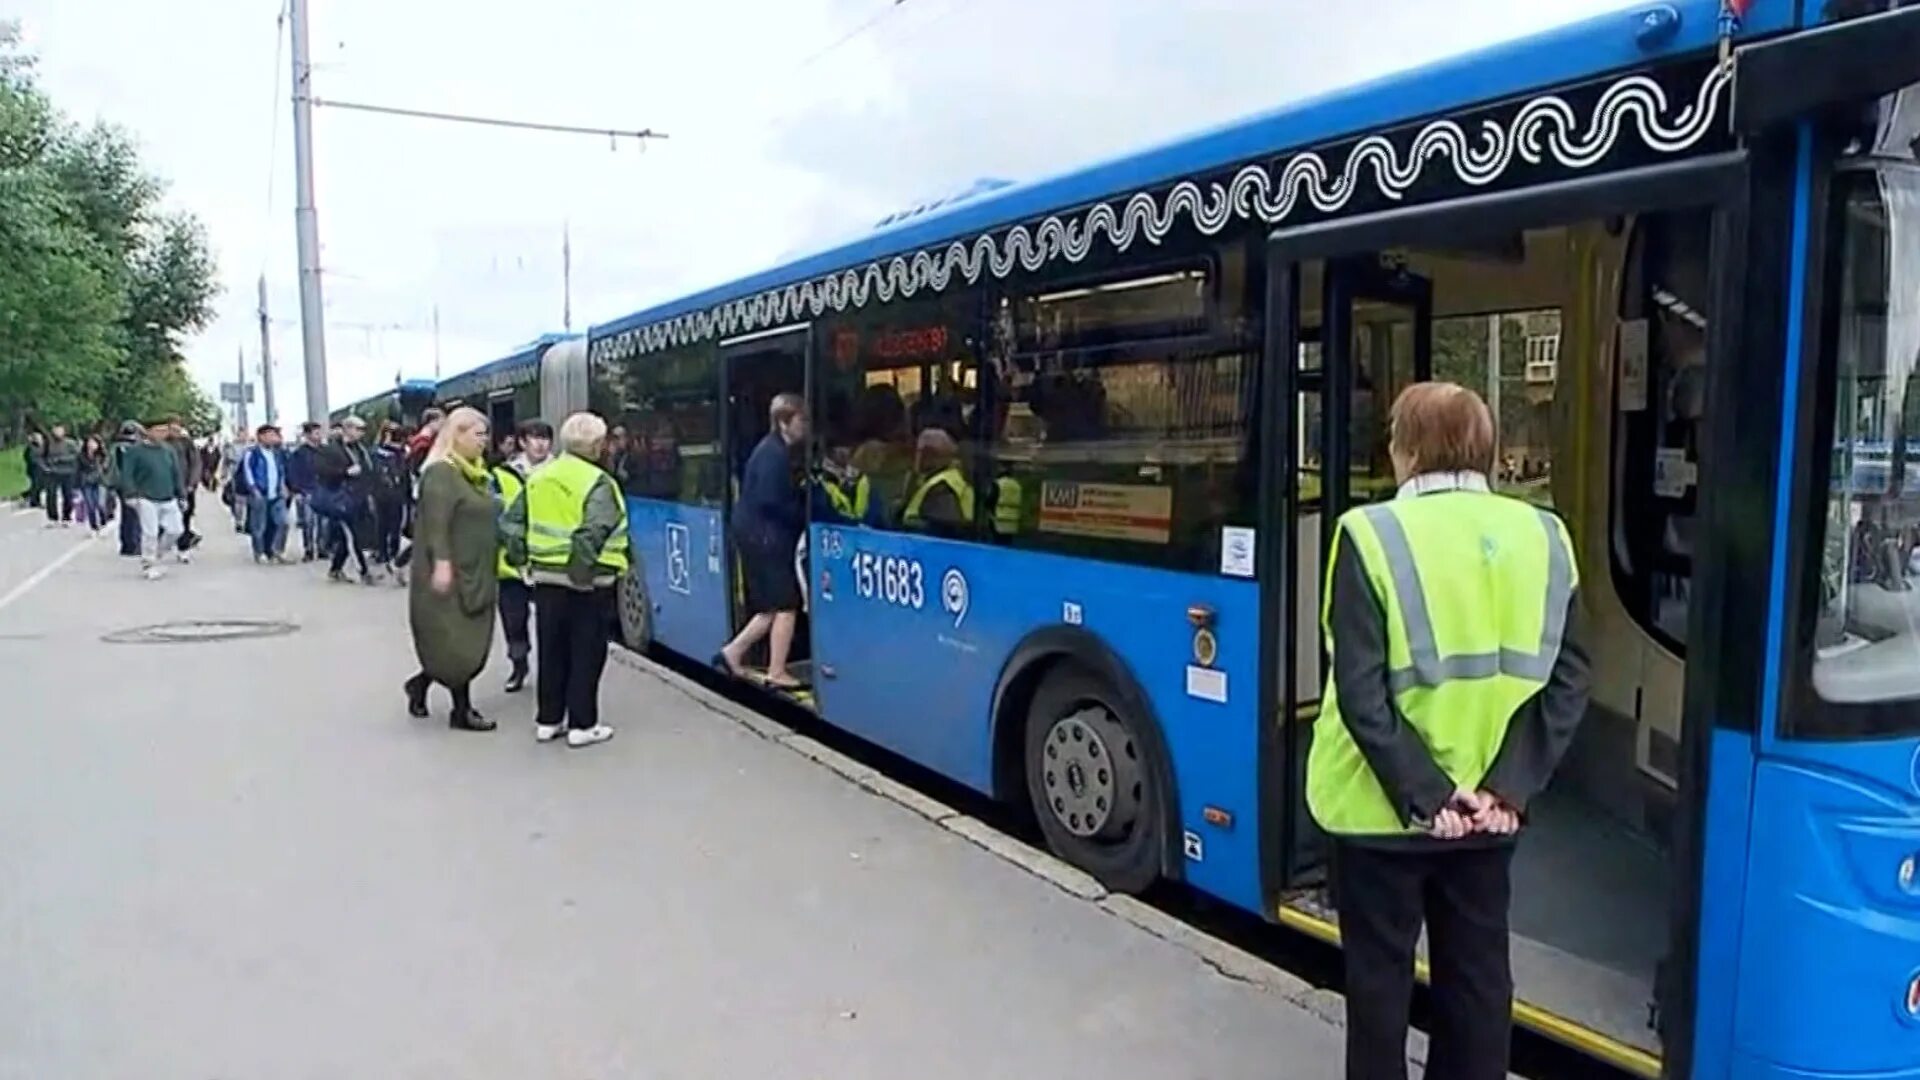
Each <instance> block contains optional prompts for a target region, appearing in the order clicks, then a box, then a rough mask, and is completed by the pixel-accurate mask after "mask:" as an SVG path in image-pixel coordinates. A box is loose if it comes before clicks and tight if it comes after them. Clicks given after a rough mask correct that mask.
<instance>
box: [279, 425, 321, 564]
mask: <svg viewBox="0 0 1920 1080" xmlns="http://www.w3.org/2000/svg"><path fill="white" fill-rule="evenodd" d="M324 449H326V444H325V442H324V441H322V439H321V437H320V425H319V424H316V423H314V422H313V421H311V420H309V421H307V422H306V423H304V424H301V425H300V445H298V446H296V447H294V448H293V453H291V454H288V455H287V490H288V491H290V492H292V493H293V517H294V521H296V522H297V523H298V524H299V526H300V561H301V562H312V561H313V559H314V556H315V555H316V554H317V553H318V552H319V538H320V515H319V514H317V513H315V512H314V509H313V497H314V495H315V494H316V493H318V492H319V490H320V474H319V473H318V472H317V471H315V463H316V462H317V461H318V460H319V457H320V452H321V451H322V450H324Z"/></svg>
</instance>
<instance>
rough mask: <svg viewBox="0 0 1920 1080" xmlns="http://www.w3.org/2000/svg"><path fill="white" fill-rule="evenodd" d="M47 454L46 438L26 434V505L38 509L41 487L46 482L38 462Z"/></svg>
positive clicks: (37, 434)
mask: <svg viewBox="0 0 1920 1080" xmlns="http://www.w3.org/2000/svg"><path fill="white" fill-rule="evenodd" d="M46 453H47V437H46V436H45V435H42V434H40V433H39V432H37V431H30V432H28V433H27V450H26V458H27V505H28V506H31V507H38V506H39V505H40V498H41V494H42V487H43V485H44V484H45V482H46V476H47V474H46V470H44V469H42V468H41V467H40V461H41V459H42V458H44V457H45V456H46Z"/></svg>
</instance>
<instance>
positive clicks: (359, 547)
mask: <svg viewBox="0 0 1920 1080" xmlns="http://www.w3.org/2000/svg"><path fill="white" fill-rule="evenodd" d="M366 433H367V422H366V421H365V420H362V419H360V418H359V417H357V416H349V417H347V418H346V420H345V421H343V422H342V423H341V425H340V438H339V440H338V441H336V442H332V443H329V444H327V446H326V448H325V449H323V450H322V451H321V452H320V455H319V457H318V458H316V459H315V461H314V472H315V474H316V476H317V477H318V478H319V485H320V500H319V501H320V503H321V510H322V511H323V512H324V513H325V514H326V516H327V517H328V518H329V519H330V524H329V526H328V527H329V528H330V530H331V531H332V532H333V534H334V543H335V546H334V549H333V563H332V565H331V566H329V567H328V568H327V576H328V577H329V578H332V579H333V580H334V581H345V580H347V574H346V565H347V553H348V552H352V553H353V556H354V559H355V560H356V561H357V562H358V563H359V566H360V581H361V582H362V583H363V584H367V585H372V584H373V583H374V578H373V571H372V570H371V569H370V568H369V567H368V565H367V553H368V552H370V551H372V550H373V480H374V475H373V455H372V454H371V453H370V452H369V451H368V450H367V444H366V441H365V435H366Z"/></svg>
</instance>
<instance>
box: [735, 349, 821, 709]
mask: <svg viewBox="0 0 1920 1080" xmlns="http://www.w3.org/2000/svg"><path fill="white" fill-rule="evenodd" d="M811 340H812V333H811V328H810V327H806V326H802V327H795V328H793V329H791V330H787V331H783V332H781V333H778V334H773V335H769V336H760V337H754V338H750V339H748V340H745V341H737V342H730V343H728V342H723V343H722V348H721V365H722V376H721V377H722V378H723V379H724V380H725V387H726V407H725V413H724V416H723V419H722V423H723V439H724V443H725V453H726V455H727V456H726V460H727V477H728V484H727V505H726V510H727V513H726V520H727V523H728V537H727V543H728V547H727V550H728V552H729V554H728V558H727V569H728V582H729V588H728V601H727V602H728V611H729V612H730V621H729V627H730V630H731V632H732V633H738V632H739V631H740V629H741V627H743V626H745V625H746V624H747V621H748V620H749V619H750V618H752V616H753V614H754V612H753V611H752V610H751V608H750V605H749V592H750V590H749V589H748V587H747V582H748V579H749V576H750V575H753V574H761V575H765V576H767V577H769V578H770V577H773V576H775V575H777V574H780V573H784V574H785V575H787V576H788V577H791V578H792V579H793V580H794V582H795V585H796V588H797V589H798V592H799V595H800V600H801V610H800V611H799V614H798V621H797V624H796V626H795V628H794V634H793V643H792V647H791V649H790V651H789V653H788V658H787V665H786V667H787V671H788V673H789V674H790V675H792V676H793V677H794V678H796V679H797V680H799V682H800V683H801V686H800V688H798V689H788V688H782V687H778V686H775V685H774V684H772V683H770V682H768V681H767V678H766V674H767V664H768V659H769V656H768V648H769V642H768V639H766V638H762V639H761V640H760V641H759V642H758V643H756V644H755V645H754V646H753V647H752V648H751V649H750V650H749V651H748V653H747V655H746V657H745V658H744V659H745V671H744V672H743V674H744V675H745V676H746V677H747V678H749V679H750V680H751V681H754V682H757V683H758V684H759V685H761V686H762V687H764V688H766V689H768V690H770V691H774V692H777V693H780V694H781V695H782V696H785V697H788V698H791V699H793V700H795V701H797V702H800V703H801V704H804V705H806V706H808V707H809V708H812V707H813V701H814V697H813V691H812V689H811V686H812V678H811V674H812V672H811V668H812V663H811V655H812V649H811V640H810V635H809V632H808V620H807V613H806V610H805V608H806V592H805V589H806V575H805V569H804V561H803V560H804V546H796V548H795V549H794V550H793V551H791V552H786V553H785V554H784V557H783V559H782V560H781V565H780V566H759V565H749V563H748V561H747V560H748V559H756V560H757V559H771V558H772V556H771V555H770V554H766V553H754V552H749V551H745V550H743V549H742V546H741V544H740V543H739V541H738V538H737V534H736V532H735V529H734V521H735V517H736V513H737V508H738V504H739V501H740V496H741V482H742V474H743V470H744V469H745V468H746V464H747V459H748V458H749V457H750V456H751V455H752V454H753V451H754V448H755V447H756V446H758V445H759V444H760V442H761V440H763V439H765V438H766V437H767V434H768V432H769V431H771V430H772V427H771V422H770V419H769V414H770V411H771V409H772V406H773V402H774V399H775V398H776V397H778V396H780V395H782V394H792V395H795V396H796V397H798V398H799V399H800V400H801V401H805V400H806V379H807V358H808V355H809V350H810V343H811ZM805 455H806V447H805V446H804V445H802V446H796V447H790V448H789V460H790V470H791V476H792V479H793V488H792V491H793V506H794V508H795V511H796V512H797V513H799V514H800V515H801V526H800V528H799V530H798V533H799V535H800V537H801V538H802V540H801V544H802V545H804V537H805V532H806V530H805V514H806V499H805V490H806V489H805V482H806V476H805V472H804V465H805V460H806V456H805Z"/></svg>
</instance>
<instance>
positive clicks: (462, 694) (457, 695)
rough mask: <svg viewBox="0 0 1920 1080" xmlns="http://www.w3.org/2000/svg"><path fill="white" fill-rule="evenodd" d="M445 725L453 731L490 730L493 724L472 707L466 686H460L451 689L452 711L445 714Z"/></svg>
mask: <svg viewBox="0 0 1920 1080" xmlns="http://www.w3.org/2000/svg"><path fill="white" fill-rule="evenodd" d="M447 726H448V727H450V728H452V729H453V730H455V731H492V730H493V729H494V726H495V725H494V722H493V721H491V720H489V719H487V718H486V717H484V716H481V715H480V712H479V710H477V709H475V708H474V707H473V700H472V699H471V698H470V697H469V696H468V694H467V688H466V687H464V686H462V687H460V688H458V689H456V690H454V691H453V712H452V713H450V714H449V715H448V716H447Z"/></svg>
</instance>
